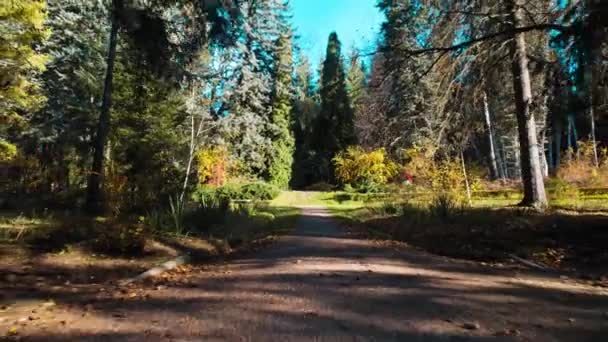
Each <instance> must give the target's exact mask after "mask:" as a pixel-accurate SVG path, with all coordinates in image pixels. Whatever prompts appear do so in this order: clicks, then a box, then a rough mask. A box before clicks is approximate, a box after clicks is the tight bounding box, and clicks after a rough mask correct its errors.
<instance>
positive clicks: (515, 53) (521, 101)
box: [509, 0, 548, 210]
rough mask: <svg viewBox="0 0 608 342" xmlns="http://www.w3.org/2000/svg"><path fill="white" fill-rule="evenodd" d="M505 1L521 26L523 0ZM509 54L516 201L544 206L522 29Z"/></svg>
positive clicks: (514, 23)
mask: <svg viewBox="0 0 608 342" xmlns="http://www.w3.org/2000/svg"><path fill="white" fill-rule="evenodd" d="M509 5H510V13H511V22H512V25H513V26H514V28H515V29H516V28H518V27H521V26H522V25H523V24H524V16H525V14H524V10H523V0H510V1H509ZM511 58H512V64H511V70H512V73H513V90H514V92H515V107H516V115H517V124H518V132H519V146H520V154H521V174H522V180H523V187H524V198H523V200H522V202H521V203H520V205H522V206H531V207H534V208H536V209H538V210H544V209H545V208H546V207H547V206H548V203H547V196H546V193H545V184H544V180H543V174H542V169H541V163H540V153H539V149H538V141H537V132H536V121H535V120H534V114H533V113H532V111H531V110H530V105H531V102H532V85H531V81H530V72H529V70H528V57H527V54H526V40H525V36H524V33H516V34H514V35H513V40H512V42H511Z"/></svg>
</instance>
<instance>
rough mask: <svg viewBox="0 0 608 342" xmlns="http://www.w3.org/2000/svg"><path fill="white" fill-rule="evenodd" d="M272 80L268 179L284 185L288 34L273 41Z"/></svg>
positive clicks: (289, 151)
mask: <svg viewBox="0 0 608 342" xmlns="http://www.w3.org/2000/svg"><path fill="white" fill-rule="evenodd" d="M277 47H278V53H277V55H276V60H275V80H274V89H273V96H272V113H271V117H270V119H271V120H270V121H271V124H272V129H271V140H272V151H271V154H270V157H269V162H268V181H270V182H271V183H273V184H274V185H276V186H278V187H280V188H287V187H288V186H289V181H290V179H291V168H292V164H293V153H294V145H295V142H294V137H293V132H292V130H291V121H292V120H291V108H292V105H291V102H292V99H291V98H292V96H291V94H292V90H293V89H292V77H291V74H292V63H293V58H292V47H291V37H290V36H289V35H284V36H282V37H281V38H279V39H278V41H277Z"/></svg>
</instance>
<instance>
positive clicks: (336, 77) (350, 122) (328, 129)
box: [314, 32, 356, 181]
mask: <svg viewBox="0 0 608 342" xmlns="http://www.w3.org/2000/svg"><path fill="white" fill-rule="evenodd" d="M320 93H321V113H320V114H319V117H318V119H317V124H316V129H315V141H314V147H315V150H316V152H317V155H318V157H319V165H318V166H319V167H320V171H321V174H322V175H323V176H322V177H323V178H324V180H326V181H331V180H332V178H333V167H332V164H331V160H332V158H333V157H334V156H335V155H336V154H337V153H338V152H340V151H341V150H343V149H345V148H346V147H348V146H349V145H352V144H354V143H355V142H356V136H355V130H354V113H353V110H352V107H351V104H350V100H349V98H348V91H347V87H346V75H345V72H344V61H343V59H342V55H341V43H340V40H339V39H338V35H337V34H336V33H335V32H333V33H331V34H330V35H329V41H328V44H327V54H326V56H325V61H324V63H323V68H322V71H321V89H320Z"/></svg>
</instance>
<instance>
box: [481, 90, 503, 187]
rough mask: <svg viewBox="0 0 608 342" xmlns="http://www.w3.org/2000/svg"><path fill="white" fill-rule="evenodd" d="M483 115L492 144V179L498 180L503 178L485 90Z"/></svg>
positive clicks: (489, 140)
mask: <svg viewBox="0 0 608 342" xmlns="http://www.w3.org/2000/svg"><path fill="white" fill-rule="evenodd" d="M483 113H484V116H485V118H486V129H487V131H488V142H489V143H490V168H491V170H492V177H493V178H494V179H498V178H500V177H501V172H500V171H499V170H498V164H497V162H496V149H495V148H494V136H493V134H492V119H491V116H490V106H489V104H488V94H487V92H486V91H485V90H484V92H483Z"/></svg>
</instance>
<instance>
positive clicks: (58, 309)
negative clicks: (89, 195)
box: [0, 207, 608, 342]
mask: <svg viewBox="0 0 608 342" xmlns="http://www.w3.org/2000/svg"><path fill="white" fill-rule="evenodd" d="M330 216H331V214H330V212H329V211H328V210H326V209H324V208H322V207H306V208H303V209H302V215H301V216H300V218H299V219H298V221H297V224H296V229H295V230H293V231H292V232H291V233H288V234H287V235H285V236H282V237H281V238H279V240H278V241H277V242H276V243H275V244H272V245H271V246H269V247H267V248H264V249H263V250H259V251H256V252H255V253H254V252H250V253H247V254H245V255H240V256H236V257H234V258H233V259H231V260H227V261H225V262H217V263H212V264H206V265H195V266H188V267H182V268H179V269H177V270H176V271H173V272H170V273H168V274H165V275H164V276H162V277H159V278H156V279H153V280H151V281H149V282H146V283H144V284H138V285H132V286H127V287H120V286H118V285H112V284H101V283H100V284H65V283H62V284H60V285H56V286H50V285H49V286H41V287H38V288H23V287H20V285H19V283H12V284H1V286H2V293H3V294H4V296H5V298H4V300H3V301H4V302H8V303H9V304H6V305H5V306H4V307H1V308H0V309H1V310H2V315H1V317H2V318H1V319H0V332H2V333H3V334H5V335H12V336H9V337H6V339H7V340H11V339H20V340H23V341H51V342H52V341H201V340H205V341H213V340H228V341H243V340H245V341H271V340H281V341H286V340H289V341H294V340H296V341H297V340H302V341H310V340H316V341H351V340H381V341H486V340H487V341H490V340H492V341H539V342H544V341H600V340H602V339H603V338H604V337H605V331H607V330H608V289H606V288H604V287H598V286H591V285H589V284H586V283H583V282H580V281H577V280H574V279H571V278H567V277H563V276H562V277H560V276H559V275H557V274H553V273H547V272H536V271H531V270H528V269H525V268H522V267H515V266H506V265H503V266H502V267H497V266H496V265H487V264H486V265H484V264H482V263H477V262H472V261H460V260H455V259H451V258H448V257H440V256H436V255H432V254H429V253H426V252H424V251H420V250H418V249H414V248H411V247H408V246H406V245H402V244H398V243H389V242H374V241H369V240H367V239H361V238H360V237H359V236H357V235H353V234H351V233H349V232H347V231H345V230H342V229H341V228H340V224H338V221H336V220H334V219H333V218H331V217H330ZM0 336H2V335H1V334H0Z"/></svg>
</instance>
